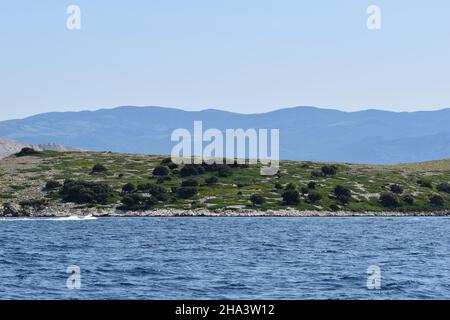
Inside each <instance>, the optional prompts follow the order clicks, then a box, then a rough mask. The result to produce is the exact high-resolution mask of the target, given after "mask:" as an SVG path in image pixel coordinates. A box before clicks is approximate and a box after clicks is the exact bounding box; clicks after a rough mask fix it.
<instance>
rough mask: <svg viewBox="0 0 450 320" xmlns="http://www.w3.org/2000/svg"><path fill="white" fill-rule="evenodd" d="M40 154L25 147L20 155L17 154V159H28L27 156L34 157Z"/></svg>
mask: <svg viewBox="0 0 450 320" xmlns="http://www.w3.org/2000/svg"><path fill="white" fill-rule="evenodd" d="M38 153H39V152H38V151H36V150H34V149H33V148H29V147H25V148H22V150H20V151H19V152H18V153H16V154H15V156H16V157H26V156H34V155H36V154H38Z"/></svg>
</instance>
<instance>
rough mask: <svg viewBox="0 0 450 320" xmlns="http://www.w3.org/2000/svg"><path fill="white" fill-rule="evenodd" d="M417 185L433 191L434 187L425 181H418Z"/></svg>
mask: <svg viewBox="0 0 450 320" xmlns="http://www.w3.org/2000/svg"><path fill="white" fill-rule="evenodd" d="M417 184H418V185H420V186H421V187H422V188H429V189H433V185H432V184H431V182H430V181H428V180H425V179H419V180H417Z"/></svg>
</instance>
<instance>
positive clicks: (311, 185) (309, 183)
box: [308, 181, 317, 189]
mask: <svg viewBox="0 0 450 320" xmlns="http://www.w3.org/2000/svg"><path fill="white" fill-rule="evenodd" d="M316 184H317V183H316V182H315V181H310V182H308V189H315V188H316Z"/></svg>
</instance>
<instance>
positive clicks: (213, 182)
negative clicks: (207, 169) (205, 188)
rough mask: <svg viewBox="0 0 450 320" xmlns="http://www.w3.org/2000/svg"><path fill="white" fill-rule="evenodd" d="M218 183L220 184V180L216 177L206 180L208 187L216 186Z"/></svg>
mask: <svg viewBox="0 0 450 320" xmlns="http://www.w3.org/2000/svg"><path fill="white" fill-rule="evenodd" d="M217 182H219V179H218V178H217V177H216V176H211V177H208V178H206V179H205V183H206V184H207V185H212V184H216V183H217Z"/></svg>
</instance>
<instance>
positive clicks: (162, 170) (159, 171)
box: [153, 166, 169, 177]
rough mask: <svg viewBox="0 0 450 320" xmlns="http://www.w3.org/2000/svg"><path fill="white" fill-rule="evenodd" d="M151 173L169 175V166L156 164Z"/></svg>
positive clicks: (158, 175)
mask: <svg viewBox="0 0 450 320" xmlns="http://www.w3.org/2000/svg"><path fill="white" fill-rule="evenodd" d="M153 175H154V176H157V177H161V176H167V175H169V168H167V167H166V166H157V167H155V169H153Z"/></svg>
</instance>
